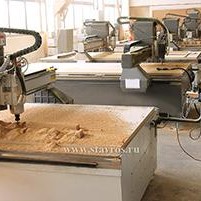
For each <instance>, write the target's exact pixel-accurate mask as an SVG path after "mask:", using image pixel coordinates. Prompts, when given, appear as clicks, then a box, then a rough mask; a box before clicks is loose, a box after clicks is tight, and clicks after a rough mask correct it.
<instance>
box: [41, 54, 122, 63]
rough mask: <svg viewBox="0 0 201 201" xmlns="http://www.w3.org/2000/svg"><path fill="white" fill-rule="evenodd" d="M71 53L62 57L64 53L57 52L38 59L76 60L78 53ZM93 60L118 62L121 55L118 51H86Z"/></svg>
mask: <svg viewBox="0 0 201 201" xmlns="http://www.w3.org/2000/svg"><path fill="white" fill-rule="evenodd" d="M78 54H79V53H78ZM78 54H77V55H72V56H67V57H64V54H58V55H54V56H50V57H45V58H42V59H40V61H42V62H49V63H51V62H54V63H68V62H77V60H78V58H79V55H78ZM88 54H89V55H90V56H91V57H92V58H93V59H94V60H95V61H97V62H120V61H121V55H122V53H120V52H115V53H114V52H89V53H88ZM81 57H82V58H84V60H85V61H89V59H88V58H87V57H86V56H85V55H84V54H82V55H81Z"/></svg>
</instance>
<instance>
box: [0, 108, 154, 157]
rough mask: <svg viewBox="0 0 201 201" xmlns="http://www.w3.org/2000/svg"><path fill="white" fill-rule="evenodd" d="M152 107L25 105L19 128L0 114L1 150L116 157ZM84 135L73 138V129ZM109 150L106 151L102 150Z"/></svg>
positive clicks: (144, 120)
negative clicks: (78, 126) (77, 129)
mask: <svg viewBox="0 0 201 201" xmlns="http://www.w3.org/2000/svg"><path fill="white" fill-rule="evenodd" d="M153 113H154V108H153V107H123V106H119V107H118V106H116V107H115V106H80V105H70V106H69V105H55V104H54V105H51V104H48V105H47V104H46V105H45V104H27V105H26V107H25V112H24V113H23V114H22V115H21V122H26V124H25V123H24V124H23V123H21V125H16V124H9V123H8V124H7V123H4V122H11V121H13V120H14V116H13V115H11V114H10V112H9V111H1V112H0V115H1V116H0V120H1V121H3V122H0V131H1V132H0V150H1V151H2V150H3V151H18V152H19V151H20V152H29V153H34V152H42V153H70V154H82V155H93V156H115V155H119V154H120V153H119V152H118V153H117V152H115V151H114V149H116V148H121V147H124V146H126V145H127V144H128V143H129V142H130V141H131V140H132V138H133V137H134V136H135V134H136V132H138V130H139V129H140V128H141V127H142V126H143V125H144V124H145V123H147V120H148V118H150V115H153ZM78 124H79V125H80V128H81V129H82V130H83V132H84V137H83V138H78V137H76V127H77V125H78ZM105 149H108V150H109V151H105Z"/></svg>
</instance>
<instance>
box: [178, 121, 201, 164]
mask: <svg viewBox="0 0 201 201" xmlns="http://www.w3.org/2000/svg"><path fill="white" fill-rule="evenodd" d="M176 133H177V141H178V144H179V146H180V148H181V149H182V151H183V152H184V153H185V154H186V155H187V156H189V157H190V158H192V159H193V160H195V161H198V162H201V159H199V158H196V157H194V156H192V155H191V154H190V153H189V152H188V151H186V150H185V148H184V147H183V145H182V144H181V141H180V137H179V123H178V122H177V123H176Z"/></svg>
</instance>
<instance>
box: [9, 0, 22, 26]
mask: <svg viewBox="0 0 201 201" xmlns="http://www.w3.org/2000/svg"><path fill="white" fill-rule="evenodd" d="M9 16H10V27H12V28H21V29H25V28H26V20H25V17H26V15H25V5H24V1H9Z"/></svg>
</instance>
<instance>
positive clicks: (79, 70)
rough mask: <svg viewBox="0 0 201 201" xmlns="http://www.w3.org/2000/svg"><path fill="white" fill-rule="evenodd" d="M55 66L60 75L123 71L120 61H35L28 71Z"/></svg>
mask: <svg viewBox="0 0 201 201" xmlns="http://www.w3.org/2000/svg"><path fill="white" fill-rule="evenodd" d="M51 66H53V67H55V68H56V69H57V71H56V73H57V76H58V77H62V76H68V75H86V76H87V75H90V76H91V75H94V76H97V75H99V76H104V75H112V76H120V75H121V73H122V68H121V64H120V63H109V64H108V63H85V62H77V63H43V62H42V63H34V64H30V65H29V68H28V70H27V72H26V74H28V73H33V72H34V71H37V70H41V69H45V68H49V67H51Z"/></svg>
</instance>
